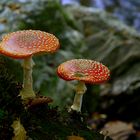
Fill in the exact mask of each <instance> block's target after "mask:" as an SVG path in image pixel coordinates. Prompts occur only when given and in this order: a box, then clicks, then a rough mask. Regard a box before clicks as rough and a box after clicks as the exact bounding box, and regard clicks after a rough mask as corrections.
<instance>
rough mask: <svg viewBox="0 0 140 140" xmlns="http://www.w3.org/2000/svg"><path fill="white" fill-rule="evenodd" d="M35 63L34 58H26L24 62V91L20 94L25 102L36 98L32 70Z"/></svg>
mask: <svg viewBox="0 0 140 140" xmlns="http://www.w3.org/2000/svg"><path fill="white" fill-rule="evenodd" d="M33 66H34V62H33V60H32V57H29V58H26V59H24V61H23V89H22V90H21V92H20V96H21V98H22V99H23V100H26V99H29V98H34V97H35V93H34V91H33V80H32V68H33Z"/></svg>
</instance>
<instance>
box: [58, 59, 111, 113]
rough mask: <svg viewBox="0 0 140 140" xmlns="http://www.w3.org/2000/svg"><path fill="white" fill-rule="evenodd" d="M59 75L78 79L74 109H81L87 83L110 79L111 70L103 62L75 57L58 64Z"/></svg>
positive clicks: (67, 78) (97, 82)
mask: <svg viewBox="0 0 140 140" xmlns="http://www.w3.org/2000/svg"><path fill="white" fill-rule="evenodd" d="M57 73H58V76H59V77H60V78H62V79H64V80H66V81H71V80H78V85H77V87H76V94H75V98H74V103H73V105H72V106H71V108H72V109H73V110H76V111H81V104H82V98H83V94H84V93H85V92H86V86H85V83H88V84H100V83H104V82H106V81H107V80H108V79H109V76H110V71H109V69H108V68H107V67H106V66H104V65H103V64H101V63H99V62H96V61H94V60H87V59H73V60H69V61H66V62H64V63H62V64H60V65H59V66H58V69H57Z"/></svg>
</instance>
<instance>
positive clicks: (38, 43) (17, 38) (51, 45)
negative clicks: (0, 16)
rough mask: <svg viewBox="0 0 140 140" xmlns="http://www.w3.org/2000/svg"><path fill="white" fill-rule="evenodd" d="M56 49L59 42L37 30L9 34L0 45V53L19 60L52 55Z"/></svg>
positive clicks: (50, 35) (48, 34)
mask: <svg viewBox="0 0 140 140" xmlns="http://www.w3.org/2000/svg"><path fill="white" fill-rule="evenodd" d="M58 48H59V41H58V39H57V38H56V37H55V36H54V35H52V34H50V33H46V32H43V31H39V30H23V31H17V32H13V33H9V34H7V35H5V36H4V37H3V38H2V42H1V43H0V53H2V54H4V55H7V56H10V57H13V58H20V59H22V58H27V57H29V56H32V55H34V54H42V53H53V52H55V51H56V50H57V49H58Z"/></svg>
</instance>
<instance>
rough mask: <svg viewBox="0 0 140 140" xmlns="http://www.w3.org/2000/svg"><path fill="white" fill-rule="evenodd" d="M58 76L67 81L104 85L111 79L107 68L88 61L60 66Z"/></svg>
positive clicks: (83, 60)
mask: <svg viewBox="0 0 140 140" xmlns="http://www.w3.org/2000/svg"><path fill="white" fill-rule="evenodd" d="M57 74H58V76H59V77H60V78H62V79H64V80H67V81H71V80H79V81H82V82H84V83H89V84H99V83H103V82H105V81H107V80H108V79H109V77H110V71H109V69H108V68H107V67H106V66H104V65H103V64H102V63H99V62H96V61H94V60H87V59H73V60H69V61H66V62H64V63H62V64H60V65H59V66H58V69H57Z"/></svg>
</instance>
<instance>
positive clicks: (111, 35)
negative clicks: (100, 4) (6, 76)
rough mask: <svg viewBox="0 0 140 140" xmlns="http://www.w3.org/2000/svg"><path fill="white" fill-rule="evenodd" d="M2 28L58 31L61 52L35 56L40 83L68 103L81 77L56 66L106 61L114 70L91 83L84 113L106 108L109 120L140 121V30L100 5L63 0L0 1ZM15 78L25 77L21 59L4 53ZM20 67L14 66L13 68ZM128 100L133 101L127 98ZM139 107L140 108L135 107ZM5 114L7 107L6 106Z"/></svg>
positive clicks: (43, 89) (40, 89) (62, 103)
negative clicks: (68, 76) (71, 78)
mask: <svg viewBox="0 0 140 140" xmlns="http://www.w3.org/2000/svg"><path fill="white" fill-rule="evenodd" d="M0 12H1V14H0V33H1V35H3V34H4V33H7V32H10V31H16V30H23V29H37V30H43V31H46V32H50V33H53V34H55V35H56V36H57V37H58V38H59V40H60V44H61V47H60V49H59V50H58V52H56V53H55V54H46V55H44V56H34V60H35V63H36V65H35V67H34V71H33V77H34V88H35V90H36V92H37V93H39V94H42V95H46V96H50V97H52V98H53V100H54V102H53V105H54V106H55V105H59V106H60V107H61V108H62V107H64V106H65V107H68V106H69V105H70V104H71V103H72V99H73V96H74V91H73V87H74V84H75V82H65V81H63V80H61V79H59V78H58V76H57V74H56V68H57V66H58V65H59V64H61V63H62V62H64V61H66V60H69V59H73V58H88V59H94V60H98V61H101V62H103V64H105V65H107V66H108V67H109V68H110V70H111V79H110V81H109V82H108V83H106V84H104V85H101V86H99V85H96V86H92V85H88V90H87V94H85V95H84V105H83V112H86V113H89V114H90V115H91V116H92V113H93V112H98V113H105V114H106V116H107V120H106V121H108V120H109V119H116V118H117V119H123V120H127V121H133V122H138V121H140V120H139V118H138V116H139V115H138V114H140V109H139V107H138V106H139V105H140V103H139V100H140V95H139V91H140V82H139V81H140V67H139V65H140V64H139V60H140V57H139V56H140V55H139V54H140V48H139V45H140V42H139V39H140V34H139V33H138V32H137V31H136V30H134V29H133V28H131V27H129V26H126V25H124V24H123V23H121V22H120V21H118V20H117V19H116V18H115V17H114V16H112V15H111V14H108V13H106V12H105V11H102V10H99V9H96V8H87V7H82V6H62V5H61V4H60V2H59V1H56V0H52V1H47V0H46V1H45V0H34V1H27V2H23V3H21V2H18V1H16V0H13V1H7V0H2V1H1V2H0ZM4 59H5V60H6V63H5V65H7V67H8V70H10V73H11V74H12V75H14V80H15V81H18V82H20V83H21V82H22V69H21V66H20V61H19V60H12V59H8V58H6V57H4ZM13 66H14V67H13ZM124 100H127V102H124ZM133 108H135V110H134V109H133ZM0 116H3V110H1V111H0Z"/></svg>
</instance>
